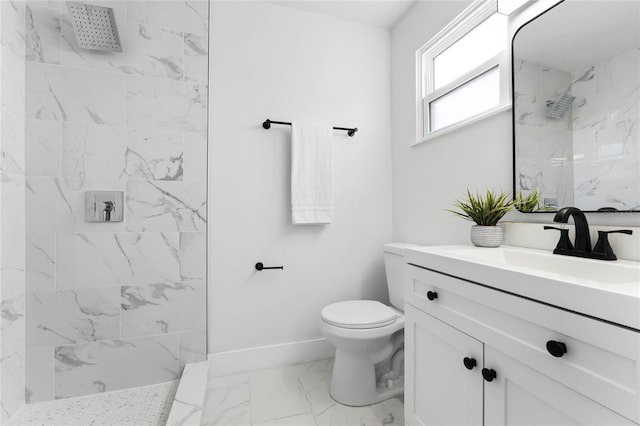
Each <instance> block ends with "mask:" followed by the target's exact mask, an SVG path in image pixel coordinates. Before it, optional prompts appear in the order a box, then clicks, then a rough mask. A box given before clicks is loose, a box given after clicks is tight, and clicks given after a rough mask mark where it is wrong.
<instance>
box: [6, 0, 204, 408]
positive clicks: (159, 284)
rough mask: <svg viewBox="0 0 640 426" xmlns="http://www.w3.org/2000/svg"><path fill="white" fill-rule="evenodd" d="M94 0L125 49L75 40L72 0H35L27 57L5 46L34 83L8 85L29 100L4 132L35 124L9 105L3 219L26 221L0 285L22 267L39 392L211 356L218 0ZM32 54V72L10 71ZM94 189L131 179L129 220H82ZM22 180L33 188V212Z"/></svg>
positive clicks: (166, 374) (142, 379) (138, 381)
mask: <svg viewBox="0 0 640 426" xmlns="http://www.w3.org/2000/svg"><path fill="white" fill-rule="evenodd" d="M14 3H16V2H12V3H9V2H4V1H3V2H2V7H3V8H4V7H13V6H14ZM91 3H92V4H98V5H103V6H107V7H112V8H113V9H114V14H115V18H116V22H117V25H118V30H119V33H120V37H121V40H122V44H123V52H122V53H105V52H95V51H90V50H85V49H80V48H78V47H77V45H76V41H75V36H74V35H73V34H72V28H71V26H70V21H69V18H68V11H67V8H66V5H65V2H62V1H54V0H45V1H32V0H29V1H28V2H27V4H28V6H29V7H28V10H27V15H28V16H26V19H23V20H22V21H23V22H26V24H27V30H26V31H23V32H22V36H21V37H19V38H17V39H16V40H14V41H16V43H15V47H16V49H17V50H16V55H15V56H16V58H17V59H16V60H18V61H22V67H21V68H20V67H4V64H5V63H4V62H3V69H2V72H3V83H4V82H5V81H13V80H15V79H16V78H20V77H21V78H22V80H23V84H22V87H23V88H24V80H25V78H26V85H27V90H26V91H25V90H22V92H21V91H20V90H18V89H19V88H20V87H21V86H20V84H19V83H20V82H19V81H18V83H17V84H14V85H9V86H11V88H12V89H14V88H15V90H14V92H15V95H16V98H17V99H18V98H19V99H20V100H21V103H22V107H21V109H20V111H21V114H22V115H23V116H24V114H25V108H24V102H26V114H27V118H28V120H27V125H26V128H27V134H26V138H27V143H26V152H24V153H21V152H19V150H16V149H14V148H15V147H18V148H19V147H20V146H24V145H25V144H19V143H18V144H15V147H12V146H11V145H10V144H8V143H7V144H5V143H4V141H5V140H6V141H9V140H10V139H15V140H20V138H21V137H23V138H24V135H21V134H20V130H21V129H23V130H24V128H25V126H24V119H22V120H21V119H20V117H17V116H16V117H13V116H11V115H10V114H3V116H2V120H3V122H2V132H3V134H2V137H3V145H2V147H1V148H0V150H2V151H3V152H2V153H1V154H0V168H4V169H5V170H9V169H10V172H9V173H6V174H5V175H4V176H6V177H3V179H2V184H3V185H6V186H7V188H6V190H5V189H3V191H2V194H3V200H2V201H3V205H2V208H3V210H5V206H7V207H6V215H3V220H5V219H7V220H8V219H11V220H13V219H20V216H22V217H23V218H22V219H20V220H22V224H23V226H26V229H27V234H28V239H27V245H26V247H25V248H24V250H14V251H13V252H12V253H19V252H26V254H27V256H26V260H25V262H24V263H26V265H24V266H23V267H22V268H20V267H19V266H20V265H19V264H18V263H17V262H12V263H13V264H15V265H17V267H13V266H12V267H10V268H9V267H5V268H4V269H3V274H2V277H3V287H6V288H9V289H10V290H6V291H5V293H4V294H3V296H4V295H5V294H6V295H8V294H11V293H12V292H13V291H14V289H13V287H15V291H16V292H18V293H19V292H20V291H22V292H24V289H25V285H24V276H25V274H26V279H27V288H28V290H29V291H30V292H31V293H30V294H29V295H28V300H29V302H28V304H29V306H30V307H31V309H30V310H31V311H34V312H36V314H34V315H31V316H30V315H27V317H29V318H31V319H32V321H31V320H30V322H29V324H28V326H27V330H28V334H29V339H28V341H29V344H30V346H38V347H36V348H33V349H29V351H28V354H27V363H28V364H29V371H30V372H37V374H35V373H34V374H28V375H27V382H28V383H27V395H28V398H29V400H30V401H31V402H33V401H43V400H47V399H51V398H60V397H66V396H72V395H81V394H87V393H91V392H102V391H104V390H105V389H114V388H120V387H125V386H133V385H144V384H148V383H156V382H158V381H161V380H171V379H173V378H175V375H176V374H177V371H179V369H181V368H182V366H184V364H185V363H187V362H192V361H196V360H202V359H204V357H205V356H206V332H205V328H204V326H205V324H204V321H205V320H204V316H205V312H206V311H205V296H204V290H205V289H204V280H205V279H206V277H205V274H206V266H205V265H206V255H205V253H204V252H205V250H206V238H205V237H206V235H205V231H206V223H205V220H206V219H205V212H206V196H207V194H206V176H207V165H206V156H207V136H206V131H207V127H206V123H207V87H206V86H207V78H208V75H207V72H208V63H207V62H208V46H207V43H208V37H207V33H208V2H207V1H165V0H143V1H119V0H117V1H109V0H92V1H91ZM16 4H17V3H16ZM5 5H6V6H5ZM3 11H4V9H3ZM5 15H6V14H4V15H3V16H5ZM5 28H9V26H6V25H4V22H3V26H2V29H3V31H4V29H5ZM3 42H4V41H3ZM10 44H11V43H10ZM11 46H12V47H14V46H13V44H11ZM25 47H26V54H25ZM20 49H22V50H21V51H20ZM25 57H26V59H27V65H26V67H27V72H26V77H25V73H24V72H20V73H16V74H15V75H13V74H11V73H10V72H9V71H11V70H12V69H21V70H24V67H25V65H24V58H25ZM3 59H4V57H3ZM5 68H6V69H5ZM4 87H5V86H4V85H3V88H4ZM4 94H5V92H4V89H3V98H4ZM3 106H4V105H3ZM5 110H6V109H3V111H5ZM20 111H18V112H20ZM14 123H16V124H17V125H16V126H14V125H13V124H14ZM5 136H6V137H5ZM5 148H6V149H5ZM25 156H26V161H23V163H22V164H21V163H20V161H18V160H19V159H20V158H22V157H25ZM23 171H26V174H27V178H26V179H25V178H24V177H22V176H13V174H16V175H21V174H22V173H23ZM20 182H22V183H20ZM89 190H114V191H126V192H127V200H126V205H125V206H124V207H125V209H126V210H127V211H125V217H124V221H123V222H118V223H89V222H86V221H85V217H84V209H85V205H84V204H85V192H86V191H89ZM13 193H16V194H19V193H21V194H22V200H23V204H24V202H25V193H26V205H27V207H28V208H27V213H26V223H25V220H24V216H25V214H24V212H22V213H20V212H16V213H15V214H14V210H15V209H10V208H8V207H9V203H5V202H4V201H5V195H6V196H7V197H9V196H11V194H13ZM7 199H11V200H13V198H12V197H9V198H7ZM15 201H16V202H19V201H20V200H19V199H17V198H16V200H15ZM4 213H5V212H4V211H3V214H4ZM14 216H15V218H14ZM11 223H12V225H13V223H14V222H13V221H12V222H11ZM15 223H18V222H15ZM6 229H7V228H6V226H5V227H3V228H2V231H3V241H2V243H3V244H5V242H7V241H9V242H12V241H13V240H11V239H9V238H6V237H5V230H6ZM128 231H133V232H128ZM176 231H180V232H176ZM183 232H184V234H183ZM22 241H23V243H24V236H22ZM7 244H8V243H7ZM12 244H13V243H12ZM15 247H18V246H14V248H15ZM5 253H8V252H6V251H5ZM7 259H9V257H7ZM0 266H4V264H3V265H0ZM21 275H22V278H21V277H20V276H21ZM9 278H11V279H9ZM20 279H22V285H20ZM5 284H6V285H5ZM76 302H78V303H76ZM56 306H57V309H56V308H55V307H56ZM184 312H187V314H184ZM157 333H160V334H157ZM141 336H146V337H141ZM74 342H75V343H74ZM41 345H46V346H41ZM154 357H155V358H154ZM163 357H164V358H163ZM145 358H149V359H151V362H150V363H148V362H146V361H145ZM54 359H55V370H54V367H53V366H54ZM124 359H127V360H129V359H131V360H132V365H131V366H130V365H129V364H127V365H122V364H123V363H122V360H124Z"/></svg>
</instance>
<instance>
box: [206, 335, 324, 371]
mask: <svg viewBox="0 0 640 426" xmlns="http://www.w3.org/2000/svg"><path fill="white" fill-rule="evenodd" d="M334 355H335V347H334V346H333V345H332V344H331V343H329V342H328V341H327V339H325V338H322V339H315V340H304V341H301V342H290V343H283V344H279V345H271V346H259V347H256V348H248V349H240V350H236V351H228V352H218V353H213V354H209V355H208V359H209V365H210V374H212V375H213V376H225V375H228V374H237V373H244V372H247V371H253V370H262V369H265V368H274V367H281V366H284V365H291V364H300V363H303V362H311V361H317V360H320V359H327V358H332V357H333V356H334Z"/></svg>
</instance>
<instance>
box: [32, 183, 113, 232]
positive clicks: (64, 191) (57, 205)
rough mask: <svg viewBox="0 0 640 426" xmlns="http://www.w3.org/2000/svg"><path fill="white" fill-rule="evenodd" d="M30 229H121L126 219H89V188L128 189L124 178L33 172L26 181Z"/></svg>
mask: <svg viewBox="0 0 640 426" xmlns="http://www.w3.org/2000/svg"><path fill="white" fill-rule="evenodd" d="M26 187H27V190H26V199H27V206H28V208H27V212H26V219H27V233H28V234H29V235H34V234H54V233H56V232H58V233H60V232H98V231H108V232H118V231H124V230H125V224H124V222H111V223H101V222H86V221H85V217H84V215H85V192H86V191H89V190H100V191H124V187H125V184H124V181H122V180H111V179H78V178H55V177H39V176H29V177H27V183H26Z"/></svg>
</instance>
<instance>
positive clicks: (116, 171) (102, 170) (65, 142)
mask: <svg viewBox="0 0 640 426" xmlns="http://www.w3.org/2000/svg"><path fill="white" fill-rule="evenodd" d="M126 137H127V129H126V128H124V127H119V126H117V127H116V126H103V125H98V124H85V123H63V124H62V166H61V169H62V170H61V175H62V176H64V177H69V178H77V179H81V180H84V179H112V180H115V179H119V178H120V176H121V174H122V173H123V170H124V168H125V164H124V162H125V153H126V151H127V141H126Z"/></svg>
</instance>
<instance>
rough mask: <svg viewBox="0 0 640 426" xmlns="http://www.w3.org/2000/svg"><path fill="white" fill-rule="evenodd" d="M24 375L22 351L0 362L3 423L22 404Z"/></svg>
mask: <svg viewBox="0 0 640 426" xmlns="http://www.w3.org/2000/svg"><path fill="white" fill-rule="evenodd" d="M24 375H25V369H24V353H18V354H16V355H14V356H12V357H10V358H8V359H7V360H5V361H3V362H2V364H0V377H1V378H2V383H1V391H2V399H1V400H0V418H1V419H2V423H3V424H4V422H5V421H6V420H7V419H8V418H9V416H11V415H12V414H13V413H15V412H16V411H17V410H18V409H19V408H20V407H22V406H23V405H24Z"/></svg>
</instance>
